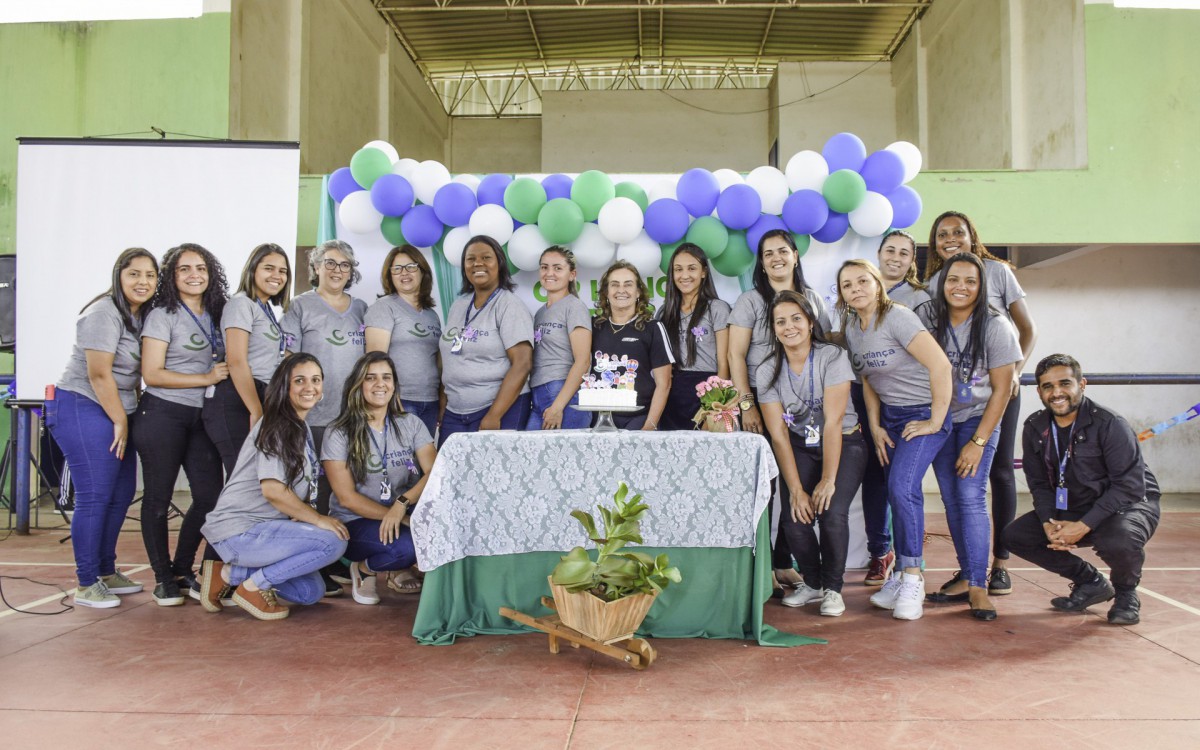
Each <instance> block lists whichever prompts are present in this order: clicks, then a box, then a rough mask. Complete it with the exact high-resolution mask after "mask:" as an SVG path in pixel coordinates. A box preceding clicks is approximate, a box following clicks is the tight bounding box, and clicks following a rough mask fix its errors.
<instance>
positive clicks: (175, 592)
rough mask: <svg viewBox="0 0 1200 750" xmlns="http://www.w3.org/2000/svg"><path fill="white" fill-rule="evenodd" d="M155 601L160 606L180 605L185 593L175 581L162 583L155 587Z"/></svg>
mask: <svg viewBox="0 0 1200 750" xmlns="http://www.w3.org/2000/svg"><path fill="white" fill-rule="evenodd" d="M154 603H155V604H157V605H158V606H160V607H178V606H180V605H181V604H183V594H182V593H181V592H180V591H179V585H178V584H176V583H175V582H174V581H167V582H166V583H160V584H158V585H157V586H155V587H154Z"/></svg>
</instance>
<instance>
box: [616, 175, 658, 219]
mask: <svg viewBox="0 0 1200 750" xmlns="http://www.w3.org/2000/svg"><path fill="white" fill-rule="evenodd" d="M615 189H616V192H617V197H618V198H628V199H629V200H631V201H633V202H634V203H636V204H638V207H639V208H641V209H642V213H645V212H646V207H647V206H649V205H650V198H648V197H647V196H646V191H645V190H642V186H641V185H639V184H637V183H636V182H618V183H617V187H616V188H615Z"/></svg>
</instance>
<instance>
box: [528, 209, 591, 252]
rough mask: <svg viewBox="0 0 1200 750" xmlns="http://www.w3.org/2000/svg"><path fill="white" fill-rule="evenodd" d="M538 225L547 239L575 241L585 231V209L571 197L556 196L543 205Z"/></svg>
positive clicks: (566, 241) (558, 243) (559, 243)
mask: <svg viewBox="0 0 1200 750" xmlns="http://www.w3.org/2000/svg"><path fill="white" fill-rule="evenodd" d="M537 225H538V229H540V230H542V236H543V237H545V238H546V240H547V241H549V242H550V243H552V244H555V245H566V244H568V243H571V242H574V241H575V240H576V239H577V238H578V237H579V233H580V232H582V231H583V210H582V209H580V208H579V205H578V204H576V203H575V201H573V200H571V199H570V198H555V199H554V200H552V201H550V202H548V203H547V204H546V205H544V206H542V210H541V211H539V212H538V216H537Z"/></svg>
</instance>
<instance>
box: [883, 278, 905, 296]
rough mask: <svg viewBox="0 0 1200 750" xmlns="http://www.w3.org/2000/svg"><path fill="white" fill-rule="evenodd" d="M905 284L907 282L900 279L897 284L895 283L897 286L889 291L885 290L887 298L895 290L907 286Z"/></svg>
mask: <svg viewBox="0 0 1200 750" xmlns="http://www.w3.org/2000/svg"><path fill="white" fill-rule="evenodd" d="M907 283H908V282H907V281H905V280H904V279H900V281H899V283H897V284H896V286H894V287H892V288H891V289H889V290H887V293H888V296H889V297H890V296H892V292H894V291H896V290H897V289H899V288H900V287H902V286H904V285H905V284H907Z"/></svg>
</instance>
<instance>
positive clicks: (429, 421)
mask: <svg viewBox="0 0 1200 750" xmlns="http://www.w3.org/2000/svg"><path fill="white" fill-rule="evenodd" d="M400 403H401V405H403V406H404V411H406V412H408V413H409V414H412V415H413V416H414V417H416V418H417V419H419V420H421V424H423V425H425V429H427V430H429V437H431V438H432V437H437V417H438V402H437V401H406V400H404V399H400Z"/></svg>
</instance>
